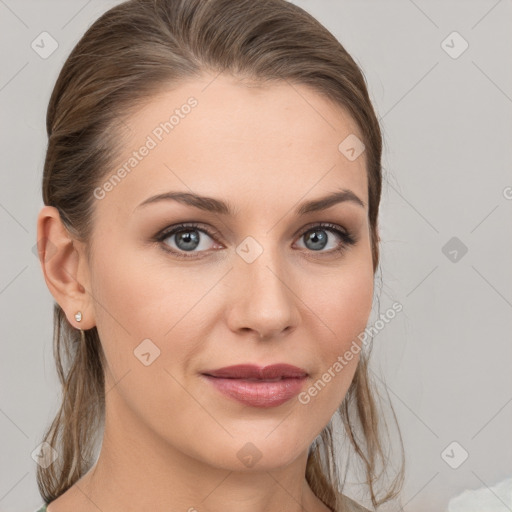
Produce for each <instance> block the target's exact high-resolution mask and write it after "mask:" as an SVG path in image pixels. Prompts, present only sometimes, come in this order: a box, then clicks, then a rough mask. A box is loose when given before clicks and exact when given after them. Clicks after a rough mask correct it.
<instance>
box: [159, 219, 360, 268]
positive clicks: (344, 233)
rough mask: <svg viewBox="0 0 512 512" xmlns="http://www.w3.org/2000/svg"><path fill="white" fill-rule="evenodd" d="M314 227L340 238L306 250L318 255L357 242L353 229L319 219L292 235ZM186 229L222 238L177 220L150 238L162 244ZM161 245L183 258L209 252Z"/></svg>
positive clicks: (213, 230) (218, 234)
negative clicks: (326, 248) (328, 247)
mask: <svg viewBox="0 0 512 512" xmlns="http://www.w3.org/2000/svg"><path fill="white" fill-rule="evenodd" d="M315 228H316V229H319V230H321V229H323V230H326V231H329V232H331V233H334V234H336V235H337V236H338V237H339V238H340V239H341V242H340V246H339V247H337V248H335V249H331V250H329V251H307V252H309V253H311V254H315V253H317V254H318V256H319V257H323V256H329V255H331V256H332V255H333V254H336V253H344V252H345V251H346V250H347V249H348V248H350V247H351V246H353V245H355V244H357V242H358V241H359V237H358V236H357V235H356V234H355V233H354V232H353V231H351V230H349V229H347V228H345V227H343V226H341V225H338V224H335V223H331V222H319V221H317V222H311V223H310V224H307V225H306V226H303V227H302V228H300V229H299V230H297V231H296V232H295V234H294V235H293V236H294V239H295V238H297V237H299V238H300V237H302V236H304V235H305V234H306V233H308V232H309V231H313V230H314V229H315ZM187 230H197V231H201V232H202V233H205V234H206V235H208V236H209V237H210V238H212V239H213V240H215V241H217V240H218V239H221V240H222V236H221V234H220V233H219V232H218V231H217V230H215V229H213V228H211V227H209V226H208V227H206V225H205V224H202V223H200V222H179V223H177V224H172V225H169V226H167V227H165V228H164V229H162V230H160V231H159V232H158V233H157V234H156V235H155V236H154V237H153V238H152V240H153V241H155V242H160V243H161V244H163V241H164V240H165V239H166V238H169V237H170V236H173V235H174V234H176V233H179V232H180V231H187ZM221 243H222V242H221ZM163 245H165V246H166V247H165V248H164V250H165V251H166V252H169V253H171V254H173V255H176V256H177V257H179V258H184V259H194V258H201V257H204V256H205V254H207V253H208V252H209V251H198V252H193V251H191V252H190V254H191V256H187V251H177V250H176V249H171V248H169V246H168V245H167V244H163ZM222 245H224V243H222Z"/></svg>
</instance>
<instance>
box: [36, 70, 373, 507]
mask: <svg viewBox="0 0 512 512" xmlns="http://www.w3.org/2000/svg"><path fill="white" fill-rule="evenodd" d="M212 80H213V81H212ZM249 85H250V84H249ZM249 85H248V84H247V83H245V82H242V81H240V80H238V79H235V78H233V77H230V76H226V75H219V76H218V77H217V78H215V79H214V77H213V76H209V75H204V77H203V78H202V79H200V80H198V79H196V80H194V81H192V82H187V83H184V84H182V85H180V87H178V88H175V89H174V90H172V91H164V92H162V93H161V94H159V95H157V96H154V97H153V98H151V99H150V100H149V101H148V103H147V104H145V105H144V106H143V107H142V108H140V107H139V109H138V110H137V111H136V112H135V113H133V114H132V115H131V116H130V117H129V119H128V120H127V125H128V127H129V128H128V129H127V132H126V133H125V134H124V136H123V147H124V148H125V150H126V151H125V155H124V156H123V158H121V159H120V161H119V162H118V164H119V165H122V163H123V162H124V161H126V160H127V159H128V158H129V156H130V155H131V153H132V152H133V151H134V150H136V149H138V148H139V147H140V146H141V145H142V144H144V141H145V140H146V137H147V136H148V134H151V133H152V130H153V129H154V128H155V126H157V125H158V124H159V123H160V122H162V121H163V120H166V119H167V118H168V115H167V114H166V113H167V112H171V111H173V110H174V109H176V108H179V107H180V105H183V104H184V103H186V101H187V98H189V97H190V96H194V97H195V98H196V99H197V100H198V105H197V106H196V107H195V108H194V109H192V110H191V112H190V113H189V114H188V115H187V116H186V117H185V118H184V119H181V120H180V123H179V125H177V126H175V128H174V130H173V131H172V132H171V133H170V134H168V135H166V136H165V138H164V139H163V140H162V141H161V142H159V143H158V145H157V147H156V148H154V149H152V150H151V151H150V153H149V155H148V156H146V157H145V158H144V159H143V160H142V161H141V162H140V163H139V164H138V165H137V166H136V167H135V168H134V169H133V170H132V171H131V173H130V174H128V175H127V176H126V177H125V178H124V179H123V180H122V181H121V182H120V183H119V184H117V185H116V186H115V187H114V188H113V189H112V190H111V191H109V192H108V193H107V194H106V195H105V197H104V198H103V199H101V200H97V201H96V204H95V212H94V230H93V235H92V239H91V240H90V242H89V243H90V244H91V258H90V259H87V256H86V253H85V246H84V245H83V244H81V243H78V242H77V241H76V240H73V238H72V237H71V235H70V234H69V233H68V232H67V231H66V230H65V228H64V227H63V225H62V223H61V221H60V219H59V215H58V212H57V210H56V209H55V208H53V207H48V206H46V207H44V208H42V210H41V212H40V214H39V217H38V239H42V238H43V237H47V238H48V239H49V240H51V242H52V244H53V245H52V250H54V251H55V254H54V255H53V256H52V257H51V258H49V259H48V260H47V261H46V262H45V261H43V260H41V264H42V268H43V273H44V277H45V280H46V283H47V285H48V288H49V290H50V292H51V293H52V295H53V296H54V298H55V300H56V301H57V302H58V303H59V304H60V306H61V307H62V308H63V309H64V311H65V312H66V315H67V318H68V321H69V322H70V323H71V324H72V325H73V326H74V327H76V328H82V329H84V330H87V329H90V328H92V327H94V326H96V327H97V329H98V332H99V334H100V338H101V342H102V346H103V350H104V352H105V355H106V359H107V367H106V368H105V376H106V389H107V391H108V392H107V395H106V424H105V432H104V437H103V444H102V448H101V453H100V456H99V459H98V461H97V463H96V464H95V465H94V466H93V468H91V470H90V471H89V472H88V473H87V474H86V475H84V476H83V477H82V478H81V479H80V480H79V481H78V482H77V483H75V485H73V486H72V487H71V488H70V489H69V490H68V491H67V492H65V493H64V494H63V495H61V496H60V497H59V498H58V499H56V500H55V501H53V502H52V503H51V504H50V505H49V507H48V512H67V511H69V510H73V511H75V512H85V511H87V512H89V511H95V512H96V511H97V510H102V511H105V512H106V511H109V512H118V511H119V512H120V511H123V512H126V511H140V510H154V511H164V510H165V511H171V510H172V511H190V512H193V511H194V509H196V510H198V511H203V510H207V511H220V510H222V511H223V512H231V511H237V512H264V511H268V510H279V511H285V512H298V511H300V510H307V511H310V512H312V511H318V512H319V511H322V512H325V511H327V510H329V509H328V508H327V507H326V506H325V505H324V504H323V503H322V502H321V501H320V500H319V499H317V498H316V496H315V495H314V494H313V493H312V491H311V489H310V487H309V486H308V485H307V483H306V480H305V470H306V461H307V455H308V448H309V446H310V445H311V443H312V442H313V440H314V439H315V438H316V436H317V435H318V434H319V433H320V432H321V431H322V429H323V428H324V427H325V426H326V425H327V424H328V422H329V420H330V419H331V417H332V416H333V414H334V413H335V411H336V409H337V408H338V406H339V405H340V403H341V402H342V400H343V398H344V396H345V394H346V392H347V390H348V388H349V386H350V383H351V381H352V379H353V376H354V372H355V370H356V367H357V362H358V360H359V356H358V355H356V356H354V358H353V359H352V361H350V362H349V363H348V364H347V365H346V366H345V367H344V368H343V370H342V371H340V372H339V373H337V374H336V377H335V378H333V379H332V380H331V381H330V382H329V383H328V384H327V385H326V386H325V387H324V388H323V389H322V390H321V391H320V392H319V393H318V394H317V395H316V396H315V397H311V400H310V402H309V403H307V404H302V403H300V402H299V401H298V399H297V398H296V397H295V398H293V399H291V400H289V401H288V402H286V403H284V404H283V405H280V406H278V407H271V408H266V409H261V408H254V407H249V406H246V405H244V404H241V403H239V402H237V401H235V400H232V399H229V398H227V397H225V396H224V395H222V394H220V393H219V392H218V391H217V390H216V389H215V388H214V387H213V386H212V385H211V384H209V383H208V382H204V380H203V378H202V377H201V376H200V373H201V372H202V371H205V370H208V369H215V368H221V367H224V366H229V365H232V364H240V363H252V364H257V365H261V366H264V365H267V364H273V363H280V362H284V363H289V364H293V365H296V366H298V367H300V368H304V369H305V370H306V371H307V372H308V374H309V377H308V379H307V382H306V384H305V385H304V388H303V389H304V390H307V389H308V388H309V387H310V386H311V385H312V384H313V383H314V382H316V381H317V380H318V379H319V378H320V377H321V376H322V374H323V373H324V372H325V371H327V369H328V368H330V367H332V366H333V364H334V362H335V361H336V360H337V358H338V356H341V355H343V354H344V353H345V352H346V351H347V350H348V349H349V347H350V345H351V343H352V342H353V341H354V340H356V341H357V335H358V334H359V333H361V332H362V331H364V328H365V327H366V324H367V321H368V317H369V315H370V312H371V306H372V298H373V268H372V257H371V243H370V226H369V221H368V191H367V186H368V184H367V176H366V170H365V155H364V153H363V154H362V155H361V156H360V157H359V158H357V159H356V160H354V161H349V160H348V159H347V158H346V157H345V156H344V155H343V154H342V153H341V152H340V151H339V150H338V145H339V144H340V142H341V141H342V140H343V139H345V137H347V136H348V135H350V134H356V135H357V136H358V137H359V138H362V136H361V135H360V131H359V129H358V127H357V125H356V124H355V122H354V121H353V120H352V119H351V117H350V116H349V115H348V114H347V113H346V112H345V111H344V110H343V109H341V108H340V107H339V106H336V105H334V104H332V103H331V102H329V101H328V100H327V99H324V98H323V97H322V96H321V95H319V94H318V93H316V92H315V91H313V90H311V89H309V88H307V87H306V86H301V85H293V88H292V87H291V85H290V84H287V83H286V82H274V83H271V84H269V83H267V84H265V85H264V86H258V87H256V86H249ZM206 86H207V87H206ZM115 169H117V167H115V168H113V169H112V170H111V172H110V173H109V174H108V175H107V176H110V175H111V173H112V172H114V171H115ZM339 189H349V190H351V191H352V192H353V193H354V194H356V195H357V196H358V197H359V198H360V199H361V200H362V201H363V202H364V207H362V206H359V205H357V204H355V203H353V202H348V201H347V202H343V203H338V204H335V205H333V206H331V207H330V208H329V209H326V210H323V211H319V212H313V213H309V214H307V215H305V216H303V217H300V216H297V215H295V213H294V210H295V208H296V207H297V205H298V203H301V202H303V201H306V200H311V199H315V198H319V197H322V196H325V195H327V194H328V193H331V192H333V191H337V190H339ZM168 191H183V192H194V193H196V194H200V195H204V196H209V197H214V198H218V199H222V200H224V201H228V202H229V203H230V204H231V205H233V207H234V208H235V210H236V215H235V216H234V217H227V216H222V215H219V214H214V213H210V212H206V211H202V210H199V209H197V208H194V207H192V206H187V205H183V204H179V203H177V202H175V201H162V202H158V203H155V204H151V205H147V206H145V207H140V208H137V206H138V205H139V204H140V203H141V202H143V201H144V200H145V199H147V198H148V197H150V196H153V195H156V194H160V193H163V192H168ZM180 222H197V223H200V224H201V225H202V226H201V227H205V228H207V229H208V228H209V229H210V230H212V231H213V232H214V233H218V234H219V236H218V237H217V236H215V235H214V237H210V236H209V235H208V234H206V233H204V232H202V231H199V233H198V235H199V236H200V237H201V242H200V246H199V247H198V248H196V249H194V251H195V252H192V253H190V252H186V251H185V250H183V249H182V247H183V244H181V245H177V244H178V243H179V242H178V241H177V237H176V236H170V237H168V238H167V239H166V240H165V241H163V242H153V241H152V237H153V236H154V235H155V234H156V233H157V232H158V231H160V230H162V229H163V228H165V227H167V226H172V225H176V224H178V223H180ZM319 222H329V223H333V224H336V225H338V226H340V228H344V229H347V230H349V231H350V232H351V233H353V234H354V235H356V236H357V237H358V241H357V243H356V244H355V245H353V246H346V247H345V250H344V251H343V252H341V253H340V252H333V249H335V248H336V247H338V246H340V245H343V244H344V241H343V240H342V239H341V238H340V237H339V236H338V235H336V234H335V233H333V232H330V231H329V230H326V231H325V232H324V233H323V234H324V235H325V234H326V235H327V236H328V237H329V238H328V243H327V245H326V246H325V247H324V248H320V249H317V250H315V248H314V247H315V246H314V244H313V248H310V247H311V246H312V244H311V243H309V244H308V239H307V236H304V234H307V230H306V228H308V227H310V226H311V227H312V228H314V226H315V225H316V224H317V223H319ZM320 229H322V228H320ZM195 233H196V234H197V232H195ZM247 236H251V237H253V238H254V239H255V240H256V241H257V242H258V243H259V244H260V246H261V247H262V248H263V252H262V254H261V255H259V257H257V258H256V259H255V261H253V262H252V263H247V261H245V260H244V259H243V258H242V257H240V256H239V255H238V253H237V252H236V249H237V246H239V245H240V244H241V242H242V241H243V240H244V239H245V238H246V237H247ZM164 246H167V247H168V248H170V249H174V250H175V251H178V252H181V253H186V254H189V255H192V257H191V258H190V259H180V258H178V257H176V256H173V255H172V254H171V253H168V252H166V251H165V250H163V247H164ZM180 249H181V251H180ZM329 251H330V254H328V253H329ZM43 254H44V249H43ZM197 254H199V256H197ZM194 255H196V257H193V256H194ZM77 311H82V314H83V320H82V321H81V322H80V323H78V322H76V320H75V318H74V314H75V313H76V312H77ZM147 338H149V339H151V341H152V343H154V344H155V345H156V346H158V348H159V349H160V356H159V357H157V358H156V359H154V361H153V362H152V363H151V364H150V365H149V366H145V365H144V364H142V363H141V361H140V360H139V359H138V358H137V357H136V356H135V355H134V350H135V349H136V347H137V346H138V345H139V344H140V343H141V341H142V340H144V339H147ZM249 442H250V443H252V445H254V447H256V450H257V452H258V453H259V454H260V455H261V458H260V459H259V461H258V462H257V463H256V464H254V465H253V466H252V467H247V466H246V465H244V464H243V463H242V462H241V460H240V459H239V458H238V456H237V453H238V452H239V451H240V449H241V448H242V447H244V445H246V443H249ZM135 490H136V491H135ZM192 507H193V508H192Z"/></svg>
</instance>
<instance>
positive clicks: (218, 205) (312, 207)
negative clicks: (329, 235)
mask: <svg viewBox="0 0 512 512" xmlns="http://www.w3.org/2000/svg"><path fill="white" fill-rule="evenodd" d="M160 201H177V202H179V203H182V204H185V205H188V206H193V207H195V208H199V209H201V210H205V211H208V212H213V213H218V214H220V215H228V216H234V214H235V208H233V207H232V206H231V205H230V204H229V203H227V202H225V201H222V200H220V199H215V198H213V197H207V196H200V195H197V194H192V193H189V192H166V193H163V194H157V195H156V196H151V197H149V198H148V199H146V200H144V201H143V202H142V203H140V204H139V205H138V206H137V207H136V208H135V210H136V209H138V208H140V207H142V206H147V205H149V204H154V203H158V202H160ZM343 202H350V203H353V204H357V205H358V206H360V207H362V208H365V207H366V204H365V203H364V201H362V200H361V199H360V198H359V197H358V196H357V195H356V194H354V192H352V191H351V190H347V189H343V190H340V191H338V192H333V193H332V194H329V195H327V196H324V197H320V198H318V199H313V200H311V201H305V202H303V203H301V204H300V205H299V206H298V207H297V208H296V210H295V215H298V216H302V215H306V214H307V213H311V212H318V211H321V210H326V209H327V208H330V207H331V206H334V205H335V204H338V203H343Z"/></svg>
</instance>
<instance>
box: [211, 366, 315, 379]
mask: <svg viewBox="0 0 512 512" xmlns="http://www.w3.org/2000/svg"><path fill="white" fill-rule="evenodd" d="M202 373H203V375H210V376H211V377H222V378H227V379H260V380H267V379H277V378H293V377H295V378H300V377H306V376H307V375H308V373H307V372H306V370H303V369H302V368H298V367H297V366H293V365H291V364H283V363H281V364H272V365H269V366H264V367H261V366H256V365H253V364H237V365H234V366H226V367H224V368H219V369H217V370H207V371H205V372H202Z"/></svg>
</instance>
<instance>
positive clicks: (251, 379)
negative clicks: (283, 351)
mask: <svg viewBox="0 0 512 512" xmlns="http://www.w3.org/2000/svg"><path fill="white" fill-rule="evenodd" d="M202 376H203V378H204V379H206V380H207V381H208V382H209V383H210V384H212V385H213V386H214V388H216V389H217V390H218V391H220V393H222V394H223V395H224V396H226V397H228V398H231V399H234V400H237V401H238V402H241V403H243V404H244V405H248V406H251V407H260V408H267V407H277V406H279V405H282V404H284V403H285V402H287V401H289V400H290V399H291V398H293V397H294V396H296V395H297V394H298V393H300V391H301V389H302V388H303V386H304V383H305V381H306V379H307V377H308V373H307V372H306V371H305V370H303V369H301V368H297V367H296V366H292V365H285V364H277V365H271V366H266V367H264V368H260V367H257V366H254V365H236V366H229V367H225V368H220V369H218V370H209V371H207V372H203V373H202Z"/></svg>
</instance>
